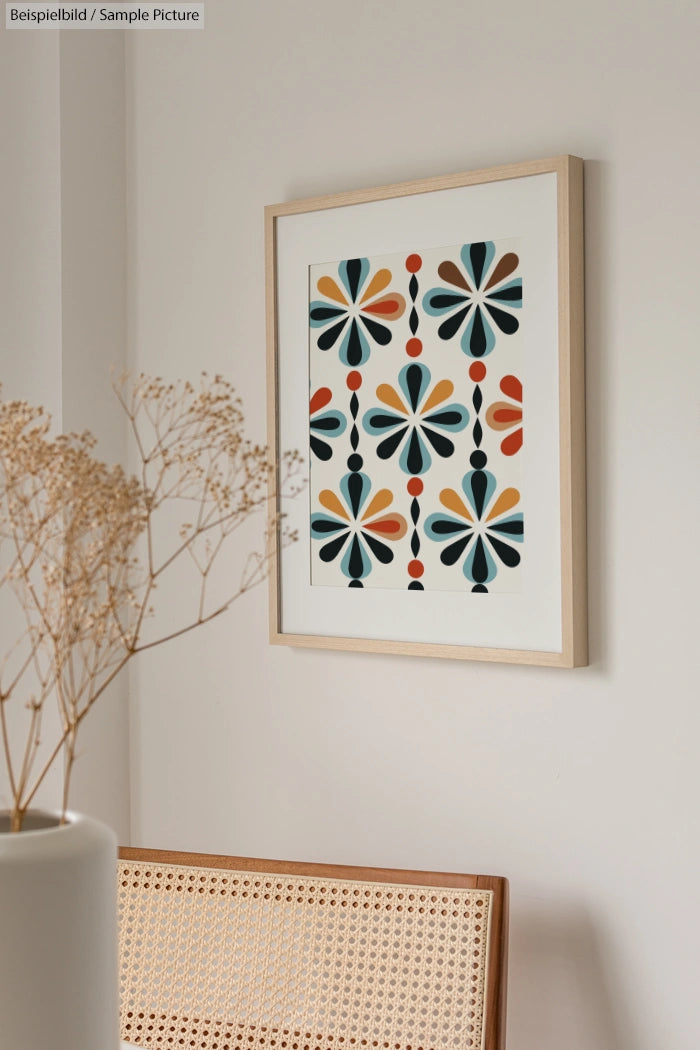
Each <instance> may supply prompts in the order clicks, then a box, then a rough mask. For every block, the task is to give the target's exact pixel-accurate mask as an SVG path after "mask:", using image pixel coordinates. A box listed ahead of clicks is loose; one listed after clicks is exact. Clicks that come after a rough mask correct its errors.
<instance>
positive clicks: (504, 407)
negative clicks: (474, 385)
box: [486, 376, 523, 456]
mask: <svg viewBox="0 0 700 1050" xmlns="http://www.w3.org/2000/svg"><path fill="white" fill-rule="evenodd" d="M499 386H500V388H501V393H503V394H505V396H506V397H509V398H511V400H510V401H494V403H493V404H492V405H489V407H488V409H487V410H486V422H487V423H488V425H489V426H490V427H491V429H492V430H510V431H511V433H510V434H507V435H506V436H505V437H504V438H503V441H502V442H501V452H502V453H503V455H504V456H514V455H515V453H516V452H519V451H520V449H521V448H522V447H523V427H522V422H523V385H522V383H521V382H520V380H519V379H516V377H515V376H504V377H503V379H502V380H501V382H500V383H499ZM513 402H517V404H513ZM514 427H517V430H514V429H513V428H514Z"/></svg>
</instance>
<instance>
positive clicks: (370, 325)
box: [360, 314, 391, 346]
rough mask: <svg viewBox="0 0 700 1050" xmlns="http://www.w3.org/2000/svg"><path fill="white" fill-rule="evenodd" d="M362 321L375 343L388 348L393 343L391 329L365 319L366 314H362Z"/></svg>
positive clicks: (367, 318)
mask: <svg viewBox="0 0 700 1050" xmlns="http://www.w3.org/2000/svg"><path fill="white" fill-rule="evenodd" d="M360 320H361V321H362V323H363V325H364V326H365V328H366V329H367V331H368V332H369V334H370V335H371V336H372V338H373V339H374V341H375V343H379V345H380V346H387V344H388V343H390V342H391V329H389V328H387V326H386V325H385V324H380V323H379V321H373V320H372V319H371V318H369V317H365V315H364V314H360Z"/></svg>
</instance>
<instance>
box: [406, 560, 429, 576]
mask: <svg viewBox="0 0 700 1050" xmlns="http://www.w3.org/2000/svg"><path fill="white" fill-rule="evenodd" d="M424 572H425V568H424V567H423V562H422V561H418V559H417V558H416V560H415V561H409V563H408V575H409V576H412V577H413V579H414V580H418V579H420V577H421V576H422V575H423V573H424Z"/></svg>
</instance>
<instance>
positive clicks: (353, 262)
mask: <svg viewBox="0 0 700 1050" xmlns="http://www.w3.org/2000/svg"><path fill="white" fill-rule="evenodd" d="M338 276H339V277H340V279H341V281H342V282H343V284H344V285H345V290H346V292H347V293H348V295H349V296H350V301H351V302H353V303H356V302H357V300H358V298H359V295H360V292H361V290H362V286H363V284H364V283H365V281H366V280H367V277H368V276H369V259H345V260H344V261H343V262H341V264H340V266H339V267H338Z"/></svg>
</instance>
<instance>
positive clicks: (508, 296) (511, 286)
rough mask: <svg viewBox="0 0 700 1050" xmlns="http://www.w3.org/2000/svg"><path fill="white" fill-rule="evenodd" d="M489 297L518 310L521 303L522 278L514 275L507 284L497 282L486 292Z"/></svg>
mask: <svg viewBox="0 0 700 1050" xmlns="http://www.w3.org/2000/svg"><path fill="white" fill-rule="evenodd" d="M486 295H487V297H488V298H489V299H495V300H496V302H497V303H503V305H504V306H509V307H510V309H511V310H519V309H520V307H521V306H522V305H523V282H522V278H520V277H515V278H514V279H513V280H512V281H508V283H507V284H499V285H497V287H496V288H492V289H491V290H490V291H488V292H486Z"/></svg>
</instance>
